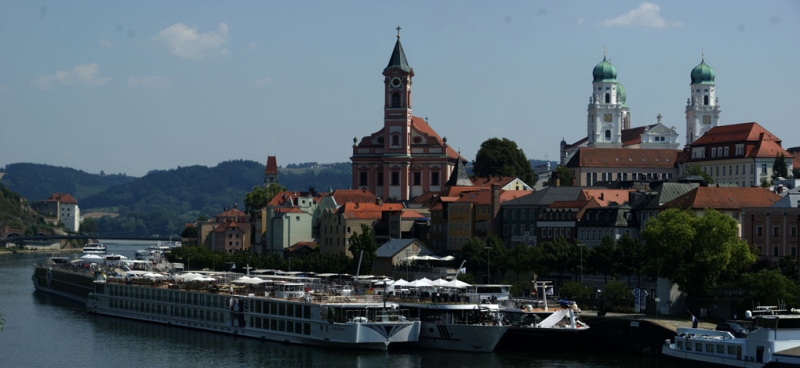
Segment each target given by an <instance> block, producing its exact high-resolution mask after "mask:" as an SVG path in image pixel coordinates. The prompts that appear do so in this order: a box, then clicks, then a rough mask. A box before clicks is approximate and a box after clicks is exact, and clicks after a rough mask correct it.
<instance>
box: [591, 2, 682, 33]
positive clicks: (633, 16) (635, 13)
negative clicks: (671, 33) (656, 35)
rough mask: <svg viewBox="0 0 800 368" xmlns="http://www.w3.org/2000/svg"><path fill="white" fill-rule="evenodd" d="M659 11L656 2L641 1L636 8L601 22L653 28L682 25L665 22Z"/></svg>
mask: <svg viewBox="0 0 800 368" xmlns="http://www.w3.org/2000/svg"><path fill="white" fill-rule="evenodd" d="M660 13H661V7H659V6H658V4H653V3H642V5H640V6H639V8H638V9H633V10H631V11H629V12H627V13H625V14H623V15H620V16H618V17H616V18H614V19H607V20H605V21H603V24H604V25H606V26H609V27H616V26H620V27H626V26H639V27H653V28H669V27H680V26H682V25H683V24H682V23H681V22H674V23H670V22H667V21H666V20H664V18H661V14H660Z"/></svg>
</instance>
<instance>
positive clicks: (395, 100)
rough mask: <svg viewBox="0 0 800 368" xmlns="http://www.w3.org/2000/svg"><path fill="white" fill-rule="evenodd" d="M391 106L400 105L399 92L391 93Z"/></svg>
mask: <svg viewBox="0 0 800 368" xmlns="http://www.w3.org/2000/svg"><path fill="white" fill-rule="evenodd" d="M392 107H400V94H399V93H397V92H395V93H392Z"/></svg>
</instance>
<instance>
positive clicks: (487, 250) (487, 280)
mask: <svg viewBox="0 0 800 368" xmlns="http://www.w3.org/2000/svg"><path fill="white" fill-rule="evenodd" d="M483 249H486V283H487V284H491V283H492V273H491V272H490V270H489V265H490V264H491V260H490V257H489V254H490V253H489V251H490V250H492V247H483Z"/></svg>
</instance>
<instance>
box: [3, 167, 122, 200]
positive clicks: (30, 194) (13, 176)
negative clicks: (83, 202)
mask: <svg viewBox="0 0 800 368" xmlns="http://www.w3.org/2000/svg"><path fill="white" fill-rule="evenodd" d="M3 173H4V175H3V178H2V179H0V183H2V184H3V185H5V187H6V188H8V189H10V190H12V191H14V192H17V193H19V195H21V196H22V197H23V198H26V199H28V201H29V202H36V201H40V200H43V199H47V198H49V197H50V195H51V194H53V193H69V194H71V195H72V196H73V197H75V198H78V199H79V200H80V198H86V197H89V196H91V195H94V194H97V193H100V192H102V191H104V190H106V189H108V188H110V187H113V186H115V185H119V184H124V183H128V182H131V181H133V180H135V179H136V178H134V177H130V176H126V175H124V174H114V175H102V174H90V173H87V172H85V171H81V170H75V169H72V168H69V167H58V166H50V165H42V164H29V163H17V164H8V165H6V167H5V169H4V170H3Z"/></svg>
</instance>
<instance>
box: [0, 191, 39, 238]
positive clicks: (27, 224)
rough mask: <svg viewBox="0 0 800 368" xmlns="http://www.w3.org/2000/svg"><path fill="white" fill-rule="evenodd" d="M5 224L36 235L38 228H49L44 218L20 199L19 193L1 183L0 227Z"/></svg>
mask: <svg viewBox="0 0 800 368" xmlns="http://www.w3.org/2000/svg"><path fill="white" fill-rule="evenodd" d="M3 225H5V226H7V227H9V228H12V229H17V230H22V231H24V232H25V234H26V235H35V234H36V232H37V229H40V228H41V229H49V228H50V226H48V225H47V224H45V222H44V218H42V216H39V215H37V214H36V213H34V212H33V211H31V210H30V208H29V207H28V206H27V204H26V203H25V202H24V201H22V200H20V195H19V194H18V193H15V192H12V191H11V190H8V189H6V187H5V186H3V184H0V228H2V227H3Z"/></svg>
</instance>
